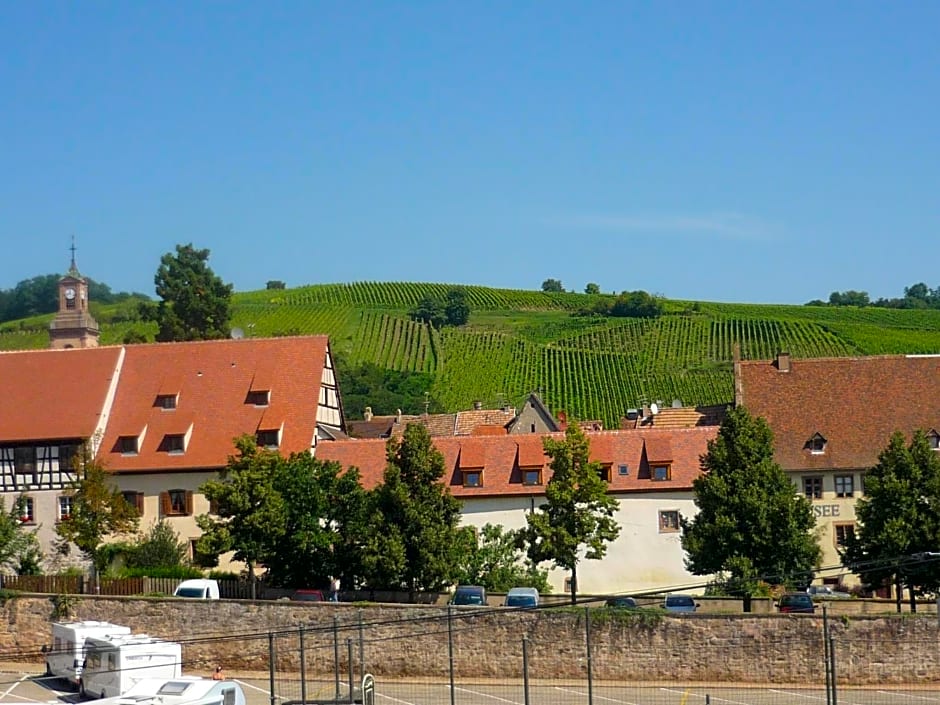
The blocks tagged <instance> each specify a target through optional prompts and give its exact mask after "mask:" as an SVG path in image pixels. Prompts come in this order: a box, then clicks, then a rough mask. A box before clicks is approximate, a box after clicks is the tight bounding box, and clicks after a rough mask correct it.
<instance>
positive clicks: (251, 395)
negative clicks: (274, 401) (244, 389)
mask: <svg viewBox="0 0 940 705" xmlns="http://www.w3.org/2000/svg"><path fill="white" fill-rule="evenodd" d="M245 403H246V404H248V405H249V406H270V405H271V390H270V389H249V390H248V394H247V395H245Z"/></svg>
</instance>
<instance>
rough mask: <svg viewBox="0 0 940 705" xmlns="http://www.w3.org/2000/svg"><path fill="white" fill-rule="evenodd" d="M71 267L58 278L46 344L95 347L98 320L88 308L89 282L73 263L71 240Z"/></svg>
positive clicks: (66, 346) (96, 343)
mask: <svg viewBox="0 0 940 705" xmlns="http://www.w3.org/2000/svg"><path fill="white" fill-rule="evenodd" d="M71 250H72V266H71V267H69V271H68V272H66V274H65V276H64V277H62V278H61V279H60V280H59V310H58V312H57V313H56V315H55V318H54V319H53V321H52V323H51V324H50V325H49V347H51V348H53V349H56V350H61V349H64V348H97V347H98V321H96V320H95V319H94V318H92V315H91V313H89V311H88V282H87V281H86V280H85V277H83V276H82V275H81V274H80V273H79V271H78V268H77V267H76V266H75V242H74V240H73V241H72V248H71Z"/></svg>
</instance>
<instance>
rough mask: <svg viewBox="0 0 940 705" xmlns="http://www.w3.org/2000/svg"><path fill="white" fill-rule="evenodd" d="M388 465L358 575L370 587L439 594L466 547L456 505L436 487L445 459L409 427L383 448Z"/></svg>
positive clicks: (421, 430) (375, 495)
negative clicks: (462, 538) (437, 591)
mask: <svg viewBox="0 0 940 705" xmlns="http://www.w3.org/2000/svg"><path fill="white" fill-rule="evenodd" d="M386 458H387V461H388V464H387V466H386V468H385V474H384V477H383V481H382V483H381V484H380V485H379V486H378V487H376V488H375V489H374V490H373V491H372V496H371V499H372V501H371V503H370V507H369V524H370V532H369V534H368V536H367V537H365V541H364V545H363V552H362V557H363V561H362V562H363V573H364V578H365V579H366V581H367V582H368V584H369V585H370V586H371V587H375V588H392V589H403V590H407V591H409V592H410V593H411V594H412V597H413V596H414V593H416V592H418V591H422V590H430V591H435V590H440V589H442V588H444V587H446V586H448V585H452V584H453V583H454V582H455V580H456V577H457V574H458V567H459V565H460V563H461V562H462V560H463V555H462V554H463V551H464V550H465V546H466V543H465V542H464V541H462V540H461V538H460V530H459V529H458V523H459V522H460V503H459V502H458V501H457V500H456V499H455V498H454V496H453V495H451V493H450V490H449V489H448V488H447V486H446V485H445V484H444V483H443V482H442V481H441V479H442V478H443V477H444V470H445V466H444V456H443V455H442V454H441V452H440V451H439V450H437V448H435V447H434V444H433V443H432V442H431V436H430V434H429V433H428V430H427V429H426V428H425V427H424V426H422V425H420V424H408V426H407V427H406V428H405V432H404V434H403V435H402V437H401V438H400V439H398V438H390V439H389V440H388V443H387V445H386Z"/></svg>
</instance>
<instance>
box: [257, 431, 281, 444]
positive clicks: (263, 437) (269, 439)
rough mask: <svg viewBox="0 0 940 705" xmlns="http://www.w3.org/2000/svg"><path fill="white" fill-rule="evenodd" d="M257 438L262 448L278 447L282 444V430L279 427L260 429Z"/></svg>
mask: <svg viewBox="0 0 940 705" xmlns="http://www.w3.org/2000/svg"><path fill="white" fill-rule="evenodd" d="M255 440H256V443H257V444H258V445H259V446H261V447H262V448H277V447H278V446H280V445H281V431H280V429H277V428H265V429H259V430H258V433H257V434H256V436H255Z"/></svg>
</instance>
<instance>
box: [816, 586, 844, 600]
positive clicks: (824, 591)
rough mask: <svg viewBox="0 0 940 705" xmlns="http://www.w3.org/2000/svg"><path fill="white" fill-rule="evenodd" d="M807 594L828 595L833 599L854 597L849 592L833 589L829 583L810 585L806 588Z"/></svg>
mask: <svg viewBox="0 0 940 705" xmlns="http://www.w3.org/2000/svg"><path fill="white" fill-rule="evenodd" d="M806 594H807V595H809V596H810V597H813V598H818V597H828V598H829V599H832V600H845V599H848V598H850V597H852V596H851V595H850V594H849V593H847V592H841V591H839V590H833V589H832V587H830V586H829V585H810V586H809V587H808V588H806Z"/></svg>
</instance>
